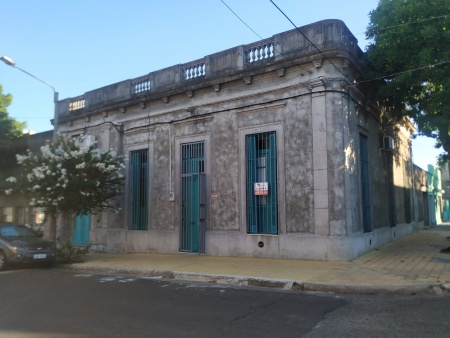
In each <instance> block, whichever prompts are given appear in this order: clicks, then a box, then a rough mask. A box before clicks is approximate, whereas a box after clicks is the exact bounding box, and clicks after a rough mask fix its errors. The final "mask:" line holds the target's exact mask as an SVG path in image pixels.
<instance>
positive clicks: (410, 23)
mask: <svg viewBox="0 0 450 338" xmlns="http://www.w3.org/2000/svg"><path fill="white" fill-rule="evenodd" d="M449 15H450V14H444V15H439V16H434V17H432V18H428V19H423V20H417V21H409V22H404V23H401V24H398V25H393V26H389V27H385V28H378V29H374V34H377V32H380V31H384V30H388V29H391V28H396V27H401V26H406V25H413V24H416V23H421V22H425V21H431V20H435V19H441V18H445V17H447V16H449ZM357 34H365V33H357Z"/></svg>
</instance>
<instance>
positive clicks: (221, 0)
mask: <svg viewBox="0 0 450 338" xmlns="http://www.w3.org/2000/svg"><path fill="white" fill-rule="evenodd" d="M220 1H222V3H223V4H224V5H225V6H227V8H228V9H229V10H230V11H231V13H233V14H234V15H235V16H236V17H237V18H238V19H239V20H241V22H242V23H243V24H244V25H246V26H247V27H248V28H249V29H250V30H251V31H252V32H253V33H255V35H256V36H257V37H259V38H260V39H261V40H264V39H263V38H262V37H261V35H259V34H258V33H256V32H255V31H254V30H253V29H252V27H250V26H249V25H247V24H246V23H245V21H244V20H242V19H241V18H240V17H239V15H237V14H236V13H235V12H234V11H233V10H232V9H231V8H230V6H228V5H227V4H226V3H225V1H223V0H220Z"/></svg>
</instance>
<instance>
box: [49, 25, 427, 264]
mask: <svg viewBox="0 0 450 338" xmlns="http://www.w3.org/2000/svg"><path fill="white" fill-rule="evenodd" d="M300 31H301V33H300ZM300 31H299V30H291V31H287V32H284V33H280V34H277V35H274V36H273V37H271V38H268V39H265V40H262V41H257V42H255V43H252V44H248V45H242V46H237V47H234V48H230V49H228V50H225V51H221V52H218V53H215V54H212V55H207V56H205V57H204V58H202V59H199V60H196V61H193V62H189V63H186V64H179V65H175V66H172V67H169V68H166V69H162V70H159V71H155V72H151V73H149V74H147V75H145V76H142V77H139V78H136V79H132V80H126V81H123V82H119V83H116V84H112V85H109V86H106V87H103V88H99V89H95V90H92V91H89V92H86V93H85V94H84V95H81V96H78V97H75V98H68V99H65V100H61V101H59V102H58V103H57V114H58V121H59V122H58V132H60V133H64V134H67V135H77V134H80V133H84V134H87V135H89V136H90V139H91V140H92V141H93V140H94V139H95V140H96V141H97V142H98V146H99V147H100V148H102V149H109V148H113V149H116V150H117V151H118V152H119V153H122V154H124V155H126V158H127V160H126V175H127V184H126V191H125V193H124V196H123V198H122V200H121V201H119V202H120V203H121V204H122V206H123V209H122V212H121V213H119V214H113V213H107V212H103V213H99V214H96V215H93V216H92V217H91V219H90V221H91V224H90V226H91V230H90V243H91V249H94V250H105V251H107V252H157V253H176V252H195V253H205V254H208V255H219V256H221V255H224V256H243V257H270V258H286V259H315V260H347V259H352V258H355V257H357V256H359V255H361V254H362V253H364V252H366V251H368V250H371V249H374V248H377V247H379V246H381V245H383V244H385V243H387V242H389V241H391V240H393V239H398V238H400V237H402V236H405V235H407V234H409V233H411V232H412V231H414V230H415V229H417V228H419V227H420V226H423V224H424V221H423V220H422V221H419V214H418V213H417V214H416V213H415V209H414V208H413V207H412V206H414V199H415V198H416V197H415V196H416V195H415V194H414V193H411V191H412V188H413V184H415V181H414V178H413V164H412V161H411V150H410V139H411V134H412V132H413V130H414V128H413V126H412V125H411V124H410V123H409V122H408V121H405V123H404V126H402V127H400V128H399V129H398V130H399V131H398V132H395V133H394V132H393V131H391V132H389V131H386V130H382V129H381V123H380V114H379V112H378V111H377V110H376V109H375V106H374V105H373V104H371V102H370V100H368V98H367V97H366V96H365V94H364V93H363V92H362V91H361V90H362V89H361V88H360V87H359V86H357V85H355V81H358V78H359V76H360V73H361V60H362V56H363V53H362V51H361V50H360V49H359V47H358V45H357V40H356V39H355V37H354V36H353V35H352V34H351V32H350V31H349V30H348V28H347V27H346V26H345V24H344V23H343V22H342V21H339V20H324V21H320V22H317V23H314V24H311V25H307V26H304V27H301V28H300ZM305 36H306V37H307V38H308V40H309V41H308V40H307V39H306V38H305ZM311 42H312V43H311ZM313 44H314V45H313ZM316 47H317V48H319V49H320V51H319V50H317V48H316ZM393 130H394V128H393ZM395 130H397V129H395ZM416 204H417V203H416ZM413 209H414V210H413Z"/></svg>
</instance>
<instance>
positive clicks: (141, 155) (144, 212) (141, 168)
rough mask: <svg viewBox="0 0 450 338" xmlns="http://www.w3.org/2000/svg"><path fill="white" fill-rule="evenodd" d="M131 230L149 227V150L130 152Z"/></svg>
mask: <svg viewBox="0 0 450 338" xmlns="http://www.w3.org/2000/svg"><path fill="white" fill-rule="evenodd" d="M130 190H131V191H130V204H131V205H130V219H129V227H128V228H129V229H130V230H147V227H148V150H147V149H144V150H137V151H131V152H130Z"/></svg>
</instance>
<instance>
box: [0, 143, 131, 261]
mask: <svg viewBox="0 0 450 338" xmlns="http://www.w3.org/2000/svg"><path fill="white" fill-rule="evenodd" d="M84 142H85V137H84V136H79V137H76V138H69V137H64V136H59V137H58V138H57V139H56V140H54V141H53V142H49V143H48V144H47V145H45V146H43V147H41V154H39V156H37V155H36V154H33V153H31V152H30V151H28V154H27V155H17V162H18V163H19V164H20V165H21V166H22V167H23V169H24V170H23V172H24V175H23V177H22V178H19V179H16V178H14V177H10V178H8V179H7V181H8V182H10V183H11V184H14V185H15V186H17V189H20V190H22V191H23V192H24V193H26V194H27V195H28V196H29V197H30V198H31V202H30V206H36V207H42V208H44V210H45V214H46V216H62V218H63V226H64V228H65V229H64V230H65V234H66V243H65V251H66V255H67V259H68V260H69V261H70V259H71V257H72V253H73V252H72V240H73V233H74V227H75V219H76V216H77V215H82V214H90V213H95V212H98V211H106V210H110V211H114V212H118V211H119V210H120V208H119V206H118V205H117V204H116V203H115V197H117V196H119V195H120V194H121V190H122V188H123V184H124V176H123V175H122V174H121V171H123V168H124V165H123V157H122V156H118V155H116V153H115V152H114V151H113V150H109V151H101V150H100V149H98V148H96V146H95V145H90V146H87V145H85V143H84ZM5 192H6V193H7V194H10V193H11V192H12V189H8V190H7V191H5Z"/></svg>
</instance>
